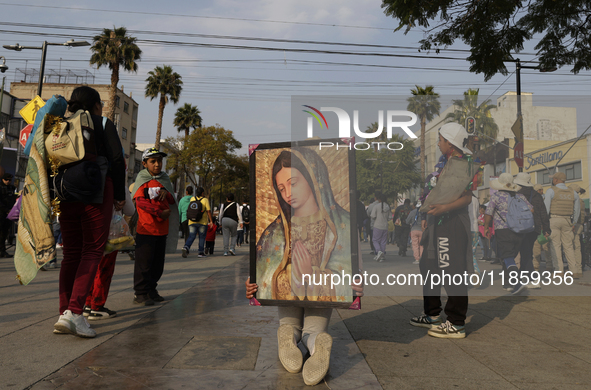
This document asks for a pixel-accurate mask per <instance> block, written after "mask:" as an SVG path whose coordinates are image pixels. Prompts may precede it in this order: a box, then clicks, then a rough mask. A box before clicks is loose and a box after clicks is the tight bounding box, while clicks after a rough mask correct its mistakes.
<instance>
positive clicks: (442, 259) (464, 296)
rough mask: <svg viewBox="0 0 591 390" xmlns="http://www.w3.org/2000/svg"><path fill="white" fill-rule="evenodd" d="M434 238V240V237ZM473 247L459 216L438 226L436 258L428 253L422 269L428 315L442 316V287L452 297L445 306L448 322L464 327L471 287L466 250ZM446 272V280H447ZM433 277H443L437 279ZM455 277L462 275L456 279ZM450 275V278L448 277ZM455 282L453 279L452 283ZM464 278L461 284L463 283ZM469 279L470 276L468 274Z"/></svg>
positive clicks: (422, 259)
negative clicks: (469, 284)
mask: <svg viewBox="0 0 591 390" xmlns="http://www.w3.org/2000/svg"><path fill="white" fill-rule="evenodd" d="M430 239H431V238H430ZM469 244H471V243H470V240H469V239H468V236H467V233H466V228H465V227H464V224H462V222H461V220H460V218H459V217H458V216H457V215H451V216H449V217H445V218H444V220H443V222H442V223H441V225H436V226H435V247H436V258H429V257H428V253H427V251H426V250H423V255H422V257H421V261H420V266H419V267H420V270H421V274H422V275H423V279H424V280H425V284H424V286H423V306H424V311H425V314H427V315H430V316H438V315H439V313H441V287H442V286H443V287H444V288H445V291H446V292H447V295H448V298H447V303H446V304H445V314H446V315H447V320H448V321H449V322H451V323H452V324H454V325H458V326H463V325H464V323H465V321H466V312H467V311H468V286H467V284H465V283H464V280H465V278H464V273H465V272H466V271H467V268H466V250H467V246H468V245H469ZM444 273H445V275H446V276H445V277H443V275H444ZM433 275H439V276H440V277H441V279H440V280H439V283H433V287H432V286H431V281H432V280H433V282H438V280H437V277H435V279H433ZM454 275H461V278H460V277H459V276H456V277H455V282H454V278H453V276H454ZM448 276H449V277H448ZM450 279H451V280H450ZM460 279H461V282H460V283H457V282H459V281H460ZM468 279H469V275H468Z"/></svg>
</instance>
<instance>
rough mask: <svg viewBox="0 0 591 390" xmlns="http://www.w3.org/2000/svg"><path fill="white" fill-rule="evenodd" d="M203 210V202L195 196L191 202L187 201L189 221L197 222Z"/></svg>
mask: <svg viewBox="0 0 591 390" xmlns="http://www.w3.org/2000/svg"><path fill="white" fill-rule="evenodd" d="M201 199H203V198H201ZM204 212H205V209H204V207H203V204H202V203H201V201H200V200H199V199H197V198H195V200H192V201H191V203H189V208H188V209H187V219H188V220H189V221H191V222H199V221H200V220H201V218H202V217H203V213H204Z"/></svg>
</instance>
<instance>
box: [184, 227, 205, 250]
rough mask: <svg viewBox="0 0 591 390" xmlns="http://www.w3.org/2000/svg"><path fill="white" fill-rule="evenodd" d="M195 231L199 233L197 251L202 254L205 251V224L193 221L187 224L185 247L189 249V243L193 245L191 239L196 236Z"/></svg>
mask: <svg viewBox="0 0 591 390" xmlns="http://www.w3.org/2000/svg"><path fill="white" fill-rule="evenodd" d="M197 233H199V251H198V252H197V253H199V254H201V255H202V254H203V253H204V251H205V235H206V234H207V225H201V224H200V223H194V224H192V225H189V238H187V241H186V242H185V248H187V249H191V245H193V241H195V238H197Z"/></svg>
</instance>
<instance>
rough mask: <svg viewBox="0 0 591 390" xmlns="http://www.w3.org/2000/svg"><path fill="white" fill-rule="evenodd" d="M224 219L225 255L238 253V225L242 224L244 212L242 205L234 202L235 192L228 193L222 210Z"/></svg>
mask: <svg viewBox="0 0 591 390" xmlns="http://www.w3.org/2000/svg"><path fill="white" fill-rule="evenodd" d="M220 218H221V220H222V234H223V236H224V256H228V254H231V255H232V256H235V255H236V252H235V250H236V249H235V248H236V239H237V237H238V226H239V225H240V226H242V213H241V212H240V207H238V204H237V203H236V202H234V194H233V193H229V194H228V195H226V202H225V203H224V204H223V206H222V209H221V210H220Z"/></svg>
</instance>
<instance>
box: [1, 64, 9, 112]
mask: <svg viewBox="0 0 591 390" xmlns="http://www.w3.org/2000/svg"><path fill="white" fill-rule="evenodd" d="M0 58H1V59H2V65H0V72H2V73H4V72H6V71H7V70H8V66H6V58H4V57H3V56H0ZM5 81H6V76H3V77H2V89H0V118H1V117H2V101H3V100H4V82H5Z"/></svg>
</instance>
